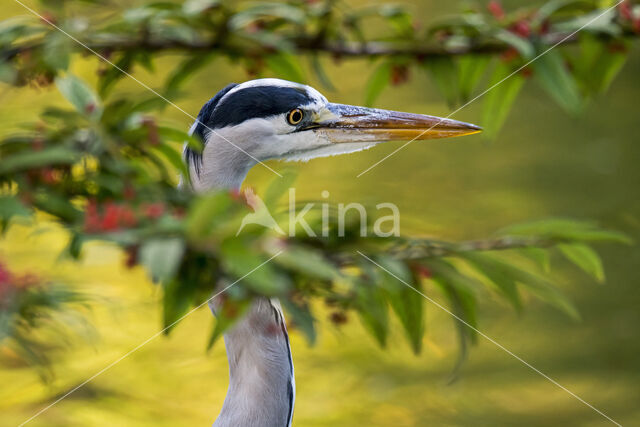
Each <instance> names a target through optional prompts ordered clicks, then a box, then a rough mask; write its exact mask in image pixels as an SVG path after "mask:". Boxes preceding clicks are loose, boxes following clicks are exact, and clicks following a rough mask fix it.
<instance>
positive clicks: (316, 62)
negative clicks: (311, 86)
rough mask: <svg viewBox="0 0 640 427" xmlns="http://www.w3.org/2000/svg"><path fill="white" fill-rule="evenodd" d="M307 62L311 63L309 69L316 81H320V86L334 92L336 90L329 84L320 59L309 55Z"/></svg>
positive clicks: (329, 81) (329, 80)
mask: <svg viewBox="0 0 640 427" xmlns="http://www.w3.org/2000/svg"><path fill="white" fill-rule="evenodd" d="M309 60H310V61H311V69H312V70H313V72H314V74H315V75H316V77H317V78H318V81H320V84H322V86H324V87H325V88H326V89H327V90H330V91H332V92H334V91H335V90H336V88H335V86H334V85H333V83H331V79H329V76H328V75H327V73H326V72H325V71H324V68H323V67H322V63H321V62H320V57H319V56H318V55H311V57H310V59H309Z"/></svg>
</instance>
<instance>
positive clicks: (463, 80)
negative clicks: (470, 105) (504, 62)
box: [458, 55, 491, 102]
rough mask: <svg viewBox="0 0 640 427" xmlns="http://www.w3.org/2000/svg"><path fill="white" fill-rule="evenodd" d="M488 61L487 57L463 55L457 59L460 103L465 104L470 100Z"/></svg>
mask: <svg viewBox="0 0 640 427" xmlns="http://www.w3.org/2000/svg"><path fill="white" fill-rule="evenodd" d="M490 59H491V58H490V57H489V56H488V55H465V56H463V57H461V58H460V59H458V88H459V90H460V98H461V101H462V102H467V101H468V100H469V98H471V94H472V93H473V90H474V89H475V88H476V86H477V85H478V83H479V82H480V79H481V78H482V76H483V75H484V72H485V70H486V69H487V66H488V65H489V62H490Z"/></svg>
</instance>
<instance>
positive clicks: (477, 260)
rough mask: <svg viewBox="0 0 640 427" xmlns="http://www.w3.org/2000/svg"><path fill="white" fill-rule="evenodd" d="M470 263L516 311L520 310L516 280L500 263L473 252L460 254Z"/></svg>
mask: <svg viewBox="0 0 640 427" xmlns="http://www.w3.org/2000/svg"><path fill="white" fill-rule="evenodd" d="M460 256H461V257H462V258H464V259H466V260H467V261H468V262H469V264H470V265H472V266H473V267H474V268H475V269H476V270H477V271H478V272H479V273H480V274H482V275H483V276H485V277H486V278H487V279H488V280H489V282H490V283H491V284H492V285H493V286H494V288H495V289H496V290H497V291H498V292H499V293H500V294H502V295H503V296H504V297H505V298H506V299H507V300H508V301H509V302H510V303H511V305H513V308H514V309H515V310H516V311H517V312H521V311H522V299H521V298H520V293H519V292H518V286H517V284H516V280H515V279H514V278H513V277H512V276H511V275H510V274H509V273H508V271H506V270H505V269H504V268H502V266H501V265H500V264H497V263H495V262H493V259H491V258H489V259H487V258H485V257H484V256H482V255H480V254H478V253H475V252H466V253H463V254H460Z"/></svg>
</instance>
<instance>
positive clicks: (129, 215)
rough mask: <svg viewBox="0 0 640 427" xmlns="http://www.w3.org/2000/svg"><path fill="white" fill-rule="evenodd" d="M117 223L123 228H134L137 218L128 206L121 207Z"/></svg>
mask: <svg viewBox="0 0 640 427" xmlns="http://www.w3.org/2000/svg"><path fill="white" fill-rule="evenodd" d="M118 222H119V223H120V224H121V225H124V226H125V227H135V226H136V224H137V223H138V218H136V214H135V212H134V211H133V209H131V208H130V207H129V206H121V207H120V217H119V218H118Z"/></svg>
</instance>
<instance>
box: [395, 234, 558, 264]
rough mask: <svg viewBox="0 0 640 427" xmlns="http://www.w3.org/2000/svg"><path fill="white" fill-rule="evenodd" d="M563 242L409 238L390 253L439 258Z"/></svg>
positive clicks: (531, 238) (545, 239) (500, 238)
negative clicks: (440, 240) (460, 240)
mask: <svg viewBox="0 0 640 427" xmlns="http://www.w3.org/2000/svg"><path fill="white" fill-rule="evenodd" d="M560 243H563V242H562V241H561V240H558V239H549V238H542V237H514V236H507V237H498V238H495V239H487V240H470V241H466V242H460V243H449V242H438V241H433V240H425V239H411V240H409V241H407V242H406V243H405V244H404V245H401V246H398V247H396V248H392V249H391V250H390V253H391V255H393V256H395V257H397V258H402V259H421V258H439V257H445V256H455V255H458V254H463V253H466V252H480V251H503V250H508V249H524V248H542V249H544V248H550V247H552V246H555V245H558V244H560Z"/></svg>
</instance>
